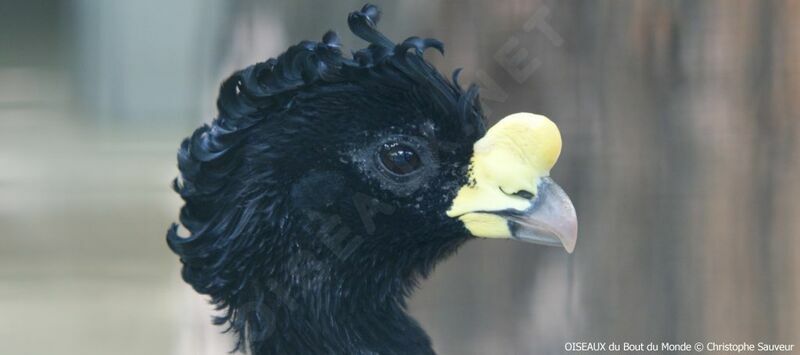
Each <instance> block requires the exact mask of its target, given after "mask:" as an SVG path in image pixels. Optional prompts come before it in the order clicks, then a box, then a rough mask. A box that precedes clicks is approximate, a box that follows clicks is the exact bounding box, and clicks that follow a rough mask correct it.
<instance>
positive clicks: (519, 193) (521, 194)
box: [500, 187, 534, 200]
mask: <svg viewBox="0 0 800 355" xmlns="http://www.w3.org/2000/svg"><path fill="white" fill-rule="evenodd" d="M500 192H502V193H504V194H506V195H512V196H517V197H521V198H524V199H526V200H532V199H533V196H534V194H533V193H532V192H530V191H528V190H519V191H517V192H512V193H508V192H506V191H505V190H503V188H502V187H501V188H500Z"/></svg>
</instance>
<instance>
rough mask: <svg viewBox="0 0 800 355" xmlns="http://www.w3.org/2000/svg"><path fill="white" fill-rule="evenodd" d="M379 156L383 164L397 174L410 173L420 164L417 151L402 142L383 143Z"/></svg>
mask: <svg viewBox="0 0 800 355" xmlns="http://www.w3.org/2000/svg"><path fill="white" fill-rule="evenodd" d="M379 156H380V159H381V163H382V164H383V166H384V167H386V169H388V170H389V171H391V172H393V173H395V174H397V175H407V174H410V173H412V172H414V171H415V170H417V169H419V167H420V166H421V165H422V162H421V161H420V159H419V155H418V154H417V152H416V151H414V149H413V148H411V147H409V146H407V145H405V144H402V143H385V144H383V145H382V146H381V149H380V152H379Z"/></svg>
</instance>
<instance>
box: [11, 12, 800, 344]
mask: <svg viewBox="0 0 800 355" xmlns="http://www.w3.org/2000/svg"><path fill="white" fill-rule="evenodd" d="M378 4H379V5H380V6H381V7H382V8H383V10H384V17H383V19H382V22H381V23H380V28H381V30H382V31H383V32H384V33H386V34H387V35H388V36H389V37H390V38H392V39H394V40H396V41H398V40H402V39H404V38H406V37H409V36H412V35H418V36H421V37H434V38H438V39H440V40H442V41H444V42H445V44H446V55H445V56H444V57H442V56H439V55H438V54H436V53H428V54H426V56H428V58H429V59H430V60H431V61H433V62H434V63H436V64H437V66H438V67H439V68H440V69H441V70H442V71H443V72H450V71H452V70H453V69H455V68H457V67H464V73H463V75H462V82H463V83H467V82H470V81H474V82H477V83H479V84H480V86H481V88H482V99H483V102H484V105H485V107H486V108H487V110H486V111H487V112H488V119H489V121H491V122H494V121H496V120H497V119H499V118H501V117H503V116H504V115H505V114H508V113H512V112H517V111H532V112H537V113H542V114H546V115H548V116H550V117H551V118H553V119H554V120H555V121H556V122H557V123H558V124H559V126H560V127H561V130H562V134H563V138H564V151H563V153H562V156H561V159H560V161H559V163H558V165H557V166H556V168H555V169H554V171H553V175H554V177H555V178H556V179H557V180H558V181H559V182H560V183H561V184H562V186H563V187H564V188H565V190H566V191H567V192H568V193H569V194H570V196H571V197H572V198H573V201H574V202H575V204H576V208H577V211H578V216H579V220H580V238H579V239H580V240H579V242H578V245H577V249H576V252H575V253H574V254H572V255H566V254H564V253H563V252H562V251H559V250H556V249H548V248H542V247H537V246H533V245H520V244H517V243H502V242H496V241H483V240H476V241H473V242H471V243H469V244H468V245H467V246H466V247H465V248H463V249H462V250H461V251H460V252H459V253H458V255H455V256H454V257H452V258H451V259H449V260H448V261H446V262H444V263H443V264H442V265H440V266H439V267H438V269H437V270H436V271H435V272H434V274H433V276H432V277H431V279H430V280H428V281H426V282H424V283H423V284H422V288H421V289H420V290H419V291H418V292H417V293H416V294H415V295H414V297H413V298H412V302H411V308H412V313H413V314H414V315H415V317H417V318H418V319H419V320H420V322H421V323H422V325H423V326H424V327H425V328H426V330H428V332H429V333H430V335H431V337H432V338H433V340H434V344H435V347H436V349H437V350H438V351H439V352H440V353H442V354H487V353H491V354H527V353H533V354H548V353H560V352H562V350H563V346H564V342H566V341H609V342H610V341H618V342H620V341H630V342H647V341H671V342H683V341H686V342H690V343H693V342H695V341H718V342H724V341H730V342H744V341H747V342H757V341H764V342H784V343H797V342H798V340H799V339H800V324H798V319H800V308H798V301H797V300H798V293H799V292H798V291H800V290H799V289H798V287H800V286H799V284H798V282H797V279H798V273H799V272H800V261H798V259H797V256H796V255H797V253H798V252H800V242H799V241H798V239H797V236H798V235H800V222H798V219H796V216H797V215H798V213H799V212H800V202H799V201H800V185H799V181H800V179H798V177H800V156H799V155H798V153H800V145H798V143H797V137H798V136H799V134H800V123H798V122H800V107H798V106H799V105H800V103H798V102H800V64H798V63H800V28H798V27H797V26H794V23H793V19H794V17H796V15H797V14H800V3H798V2H795V1H788V0H787V1H761V2H755V1H738V0H737V1H726V0H711V1H704V2H694V1H651V2H643V1H620V0H606V1H581V0H571V1H558V2H555V1H516V0H510V1H502V2H484V1H478V0H460V1H445V0H439V1H433V2H430V1H422V0H411V1H400V2H390V1H379V2H378ZM361 5H362V4H361V3H360V2H357V1H350V0H348V1H344V2H336V3H332V2H313V1H298V2H277V1H255V0H247V1H219V0H217V1H215V0H202V1H184V0H178V1H172V2H155V1H150V0H146V1H140V2H124V1H93V0H72V1H46V0H35V1H26V2H12V1H0V6H2V8H0V40H2V43H4V46H3V49H2V50H0V124H2V129H0V314H3V315H6V317H7V319H9V320H8V321H6V322H4V323H3V324H0V353H2V354H6V353H8V354H43V353H59V354H107V353H114V354H202V353H205V354H219V353H222V352H223V351H225V350H227V349H229V347H230V343H229V339H227V338H226V337H225V336H222V335H219V334H218V329H215V328H213V327H211V326H210V325H209V323H210V322H209V317H210V314H211V310H210V308H209V307H208V306H207V305H206V304H205V303H204V299H203V298H202V297H200V296H198V295H196V294H195V293H194V292H193V291H191V290H190V288H189V287H188V286H186V285H184V284H183V283H182V282H181V281H180V279H179V270H178V269H179V265H178V262H177V258H175V257H174V256H173V255H172V254H171V253H170V252H169V251H168V250H167V248H166V245H165V243H164V233H165V231H166V227H167V226H168V225H169V223H170V222H171V221H174V220H176V217H177V210H178V207H179V205H180V201H179V200H178V199H177V196H175V194H173V193H172V192H170V191H169V186H168V183H169V181H170V179H171V178H172V177H174V176H175V175H176V170H175V168H174V165H175V160H174V154H175V150H176V148H177V146H178V143H179V142H180V139H181V138H182V137H184V136H186V135H188V134H189V133H190V132H191V130H192V128H194V127H195V126H197V125H199V124H200V123H202V122H204V121H208V120H210V119H211V118H212V117H213V116H214V114H215V109H214V99H215V96H216V90H217V87H218V84H219V82H220V81H221V80H222V79H224V78H225V77H226V76H227V75H229V74H230V73H231V72H232V71H233V70H235V69H238V68H241V67H244V66H246V65H249V64H251V63H253V62H256V61H260V60H264V59H266V58H268V57H270V56H275V55H277V54H279V53H280V51H282V50H283V49H285V48H286V47H287V46H288V45H290V44H293V43H296V42H298V41H300V40H302V39H317V40H318V39H319V38H320V37H321V35H322V34H323V33H324V32H325V31H326V30H328V29H335V30H337V31H339V33H340V34H342V38H343V42H344V45H345V49H357V48H360V47H361V46H363V43H362V42H360V41H359V40H357V39H356V38H354V37H353V36H352V35H351V34H349V31H348V30H347V26H346V15H347V13H348V12H350V11H353V10H355V9H357V8H359V7H360V6H361ZM43 338H46V341H45V340H43Z"/></svg>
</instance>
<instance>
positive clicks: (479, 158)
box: [447, 112, 561, 236]
mask: <svg viewBox="0 0 800 355" xmlns="http://www.w3.org/2000/svg"><path fill="white" fill-rule="evenodd" d="M559 154H561V133H559V131H558V127H557V126H556V125H555V123H553V121H551V120H550V119H549V118H547V117H545V116H542V115H536V114H532V113H525V112H521V113H515V114H513V115H510V116H507V117H505V118H503V119H502V120H500V121H499V122H498V123H497V124H495V125H494V126H492V128H490V129H489V131H488V132H486V135H485V136H484V137H483V138H481V139H480V140H478V141H477V142H476V143H475V146H474V153H473V156H472V160H471V165H470V174H471V175H470V183H468V184H467V185H465V186H463V187H462V188H461V189H460V190H459V192H458V195H457V196H456V198H455V199H454V200H453V205H452V206H451V207H450V210H448V211H447V215H448V216H450V217H457V216H462V215H465V214H467V213H470V212H480V211H499V210H505V209H517V210H524V209H526V208H528V207H529V206H530V203H529V201H527V200H525V199H522V198H520V197H517V196H514V195H512V194H513V193H515V192H518V191H521V190H525V191H528V192H531V193H533V194H536V189H537V185H538V184H539V180H540V179H541V178H542V177H545V176H548V175H549V174H550V169H552V167H553V165H555V163H556V160H558V156H559ZM475 218H481V219H482V220H481V221H485V220H483V219H485V218H488V217H466V216H463V218H461V220H462V221H464V223H465V224H467V223H468V222H470V224H474V223H477V222H476V220H475ZM503 225H505V223H503ZM467 227H470V225H469V224H468V225H467ZM494 228H495V229H497V228H499V227H494ZM506 228H507V227H506ZM469 229H470V230H472V228H469ZM480 229H481V230H484V229H485V228H480ZM487 233H488V231H487ZM474 234H476V235H477V234H478V233H474ZM478 236H483V235H478Z"/></svg>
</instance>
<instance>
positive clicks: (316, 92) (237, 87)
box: [167, 5, 485, 354]
mask: <svg viewBox="0 0 800 355" xmlns="http://www.w3.org/2000/svg"><path fill="white" fill-rule="evenodd" d="M379 15H380V12H379V11H378V9H377V8H376V7H374V6H371V5H366V6H364V8H362V9H361V10H360V11H357V12H353V13H351V14H350V16H349V18H348V24H349V27H350V29H351V30H352V31H353V32H354V33H355V34H356V35H357V36H358V37H360V38H362V39H364V40H366V41H367V42H369V46H368V47H367V48H365V49H361V50H359V51H356V52H355V53H353V55H352V57H345V56H343V55H342V50H341V48H340V44H339V40H338V38H337V35H336V34H335V33H334V32H328V33H326V34H325V36H324V37H323V39H322V41H321V42H311V41H303V42H300V43H299V44H297V45H294V46H292V47H290V48H289V49H288V50H287V51H286V52H285V53H283V54H281V55H280V56H278V58H277V59H270V60H267V61H266V62H263V63H258V64H255V65H253V66H250V67H248V68H246V69H243V70H241V71H238V72H236V73H234V74H233V75H232V76H231V77H230V78H228V79H227V80H225V81H224V83H223V84H222V86H221V89H220V94H219V99H218V102H217V106H218V109H219V116H218V117H217V118H216V119H215V120H214V121H213V122H212V123H211V124H210V125H204V126H202V127H200V128H198V129H197V130H196V131H195V132H194V133H193V134H192V135H191V137H189V138H187V139H186V140H184V141H183V143H182V144H181V147H180V150H179V153H178V167H179V169H180V177H179V178H178V179H176V181H175V183H174V189H175V191H177V192H178V193H179V194H180V196H181V197H182V198H183V200H184V201H185V205H184V206H183V208H182V209H181V214H180V222H181V224H182V225H183V226H185V228H186V229H187V230H188V231H189V233H190V235H189V236H188V237H181V236H179V235H178V227H177V225H173V226H172V227H171V228H170V230H169V232H168V235H167V242H168V244H169V247H170V248H171V249H172V250H173V251H174V252H175V253H176V254H177V255H178V256H179V257H180V260H181V262H182V263H183V270H182V276H183V279H184V280H185V281H186V282H187V283H189V284H190V285H191V286H192V287H193V288H194V289H195V290H196V291H197V292H199V293H202V294H206V295H209V296H210V297H211V302H213V304H214V305H216V307H217V308H218V310H219V311H220V312H221V315H220V316H219V317H218V318H217V319H216V320H215V323H216V324H220V325H223V324H227V325H228V326H229V329H230V330H231V331H233V332H235V333H236V334H237V335H238V336H239V344H238V348H239V349H245V348H247V349H249V350H250V351H251V353H253V354H319V353H335V354H430V353H433V350H432V347H431V341H430V339H429V338H428V336H427V335H426V334H425V332H424V331H423V330H422V329H421V328H420V327H419V325H418V324H417V323H416V322H415V321H414V320H413V319H412V318H411V317H410V316H409V315H408V314H407V313H406V301H405V299H406V297H407V296H408V295H409V294H410V292H411V291H412V289H413V288H414V286H415V285H416V282H417V280H418V279H419V278H420V277H425V276H426V275H427V274H428V273H429V272H430V271H431V269H432V267H433V266H434V265H435V264H436V263H437V262H438V261H440V260H442V259H443V258H444V257H446V256H447V255H449V254H450V253H452V252H453V251H455V250H456V248H458V246H460V245H461V244H462V243H463V242H464V241H466V240H467V239H468V233H467V231H466V229H465V228H464V226H463V224H462V223H461V222H459V221H458V220H457V219H453V218H448V217H447V216H446V215H445V211H446V210H447V208H448V206H449V205H450V203H451V201H452V199H453V197H454V196H455V194H456V192H457V190H458V188H459V186H461V185H462V184H464V183H466V181H464V180H465V179H466V176H467V174H466V173H465V170H466V169H467V166H468V163H469V158H470V155H471V153H472V145H473V143H474V142H475V141H476V140H477V139H478V138H479V137H480V136H481V135H482V134H483V133H484V131H485V128H484V126H483V121H482V119H483V118H482V114H481V110H480V105H479V103H478V100H477V88H476V87H475V86H471V87H470V88H469V89H468V90H463V89H462V88H461V87H460V86H459V85H458V82H457V77H458V72H456V73H454V75H453V77H452V81H449V80H447V79H446V78H445V77H444V76H442V75H441V74H440V73H439V72H437V71H436V69H435V68H434V67H433V66H432V65H430V64H429V63H428V62H426V61H425V60H424V59H423V52H424V51H425V50H426V49H429V48H434V49H436V50H438V51H439V52H443V45H442V43H441V42H439V41H437V40H433V39H421V38H417V37H411V38H409V39H407V40H405V41H403V42H402V43H399V44H396V45H395V44H394V43H393V42H392V41H390V40H389V39H387V38H386V37H385V36H384V35H382V34H381V33H380V32H378V31H377V30H376V28H375V25H376V23H377V22H378V19H379ZM398 147H399V148H398ZM407 151H413V153H415V154H414V155H413V156H409V155H408V152H407ZM382 152H383V153H382ZM386 152H388V153H386ZM387 157H388V158H387ZM381 159H394V160H392V161H391V162H390V163H391V164H395V163H396V164H401V165H402V164H406V165H407V164H414V165H413V166H412V167H411V168H414V171H413V173H411V174H407V175H406V174H395V173H393V172H392V171H387V168H386V166H387V165H386V162H385V160H384V163H381ZM391 164H390V165H391ZM389 170H391V169H389Z"/></svg>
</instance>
